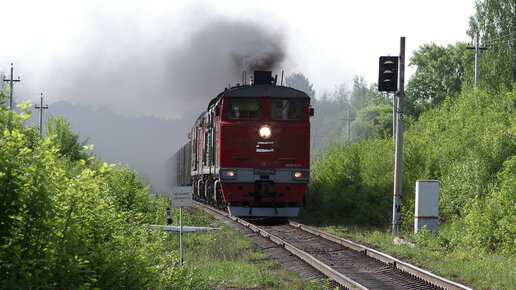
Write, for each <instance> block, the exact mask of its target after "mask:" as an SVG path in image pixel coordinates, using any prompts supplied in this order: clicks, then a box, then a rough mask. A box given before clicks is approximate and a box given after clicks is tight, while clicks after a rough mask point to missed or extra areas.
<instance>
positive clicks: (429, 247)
mask: <svg viewBox="0 0 516 290" xmlns="http://www.w3.org/2000/svg"><path fill="white" fill-rule="evenodd" d="M305 222H306V220H305ZM344 228H346V229H347V230H345V231H343V229H344ZM320 229H321V230H324V231H326V232H329V233H332V234H334V235H336V236H340V237H343V238H346V239H349V240H353V241H356V242H359V243H362V244H365V245H368V246H369V247H371V248H375V249H377V250H379V251H381V252H384V253H386V254H389V255H391V256H394V257H396V258H398V259H401V260H403V261H405V262H408V263H410V264H413V265H415V266H418V267H420V268H424V269H427V270H430V271H431V272H433V273H434V274H437V275H439V276H442V277H445V278H447V279H449V280H453V281H456V282H459V283H462V284H465V285H467V286H469V287H472V288H475V289H516V259H515V257H514V256H512V257H505V256H502V255H500V254H496V253H486V252H483V251H480V250H476V249H474V248H471V247H468V245H464V244H462V241H461V239H460V236H461V235H462V233H461V230H460V226H459V225H450V224H448V225H444V226H440V229H439V234H428V233H423V234H420V235H419V236H418V235H415V234H413V232H408V231H407V232H402V233H400V234H399V235H398V236H403V237H404V238H405V239H407V240H409V241H412V242H416V243H417V244H418V245H417V246H416V247H415V248H411V247H409V246H407V245H399V246H397V245H394V244H393V239H394V237H395V236H393V235H392V234H391V232H390V229H384V230H378V229H371V228H357V227H347V226H344V225H336V224H334V225H325V226H321V227H320Z"/></svg>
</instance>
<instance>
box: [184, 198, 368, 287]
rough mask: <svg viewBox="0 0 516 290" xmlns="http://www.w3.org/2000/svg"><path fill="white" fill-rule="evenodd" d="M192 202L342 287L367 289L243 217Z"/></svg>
mask: <svg viewBox="0 0 516 290" xmlns="http://www.w3.org/2000/svg"><path fill="white" fill-rule="evenodd" d="M194 204H196V205H198V206H201V207H203V208H204V209H205V210H207V211H208V212H212V213H215V214H218V215H222V216H225V217H227V218H229V219H231V220H233V221H235V222H237V223H239V224H241V225H243V226H245V227H246V228H249V229H250V230H252V231H253V232H254V233H256V234H259V235H261V236H263V237H265V238H267V239H269V240H271V241H272V242H274V243H275V244H277V245H278V246H280V247H282V248H284V249H285V250H287V251H289V252H290V253H292V254H293V255H295V256H296V257H298V258H300V259H301V260H303V261H305V262H306V263H308V264H309V265H311V266H312V267H314V268H315V269H317V270H318V271H320V272H321V273H323V274H324V275H326V276H327V277H329V278H331V279H333V280H334V281H335V282H337V283H339V284H340V285H342V286H343V287H346V288H347V289H368V288H367V287H364V286H363V285H361V284H360V283H358V282H356V281H354V280H353V279H351V278H349V277H347V276H345V275H343V274H342V273H339V272H337V271H335V270H334V269H333V268H331V267H330V266H328V265H326V264H325V263H323V262H321V261H320V260H318V259H316V258H315V257H314V256H312V255H310V254H308V253H307V252H305V251H303V250H301V249H299V248H297V247H295V246H293V245H292V244H290V243H288V242H285V241H284V240H282V239H281V238H279V237H277V236H275V235H273V234H271V233H269V232H267V231H265V230H263V229H260V228H259V227H257V226H255V225H254V224H251V223H249V222H247V221H245V220H243V219H240V218H238V217H234V216H230V215H229V214H228V213H226V212H224V211H221V210H219V209H214V208H212V207H209V206H207V205H206V204H203V203H199V202H196V201H194Z"/></svg>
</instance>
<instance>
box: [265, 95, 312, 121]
mask: <svg viewBox="0 0 516 290" xmlns="http://www.w3.org/2000/svg"><path fill="white" fill-rule="evenodd" d="M304 118H305V114H304V106H303V100H292V99H290V100H289V99H280V100H278V99H276V100H271V120H274V121H278V120H303V119H304Z"/></svg>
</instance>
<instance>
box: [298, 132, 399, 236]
mask: <svg viewBox="0 0 516 290" xmlns="http://www.w3.org/2000/svg"><path fill="white" fill-rule="evenodd" d="M392 149H393V144H392V142H391V141H390V140H374V141H370V142H361V143H358V144H349V145H347V146H346V145H334V146H333V147H331V148H330V149H329V150H326V151H324V152H323V155H322V156H321V157H320V158H317V159H315V160H314V161H313V164H312V177H311V181H310V184H309V187H308V191H307V201H306V208H305V209H304V210H303V213H302V214H304V215H306V214H307V213H309V215H313V214H314V213H317V216H318V217H324V218H325V219H330V220H331V219H345V220H346V221H347V222H349V223H350V224H353V223H355V224H364V225H376V226H385V225H386V224H387V223H389V222H390V219H389V215H390V212H389V210H388V207H389V205H390V204H391V198H392V192H390V193H388V192H389V191H392V187H393V181H392V177H391V176H392V172H393V160H394V154H393V150H392ZM385 193H387V194H385Z"/></svg>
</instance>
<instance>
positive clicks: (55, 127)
mask: <svg viewBox="0 0 516 290" xmlns="http://www.w3.org/2000/svg"><path fill="white" fill-rule="evenodd" d="M46 129H47V134H48V135H49V136H52V135H54V136H53V139H54V143H55V144H56V146H57V147H58V148H59V153H60V154H62V155H64V156H66V157H67V158H68V159H70V160H71V161H78V160H81V159H84V158H85V157H86V156H85V154H84V153H83V152H82V148H83V146H84V145H86V142H87V140H85V141H84V142H82V143H79V135H80V134H79V133H73V132H72V131H71V130H70V122H68V121H67V120H66V119H65V118H64V117H63V116H58V117H54V116H50V117H49V118H48V120H47V124H46Z"/></svg>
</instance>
